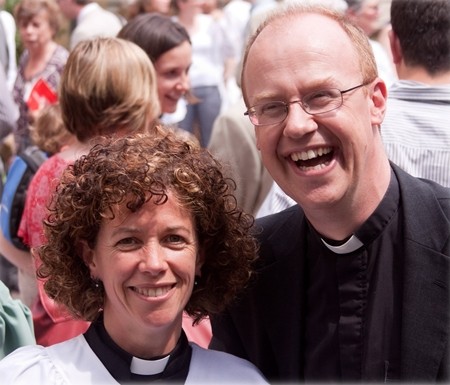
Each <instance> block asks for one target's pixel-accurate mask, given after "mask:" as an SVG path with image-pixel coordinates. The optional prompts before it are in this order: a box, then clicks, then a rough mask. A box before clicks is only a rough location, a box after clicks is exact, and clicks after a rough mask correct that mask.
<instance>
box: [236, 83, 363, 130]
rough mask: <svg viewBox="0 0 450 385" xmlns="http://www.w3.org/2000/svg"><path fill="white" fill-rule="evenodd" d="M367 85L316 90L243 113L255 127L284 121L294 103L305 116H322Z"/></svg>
mask: <svg viewBox="0 0 450 385" xmlns="http://www.w3.org/2000/svg"><path fill="white" fill-rule="evenodd" d="M369 83H370V82H364V83H362V84H359V85H357V86H355V87H352V88H349V89H346V90H343V91H341V90H338V89H337V88H328V89H325V90H318V91H314V92H311V93H309V94H306V95H305V96H303V98H301V99H300V100H294V101H292V102H288V103H286V102H283V101H281V100H275V101H273V102H269V103H264V104H257V105H256V106H253V107H250V108H249V109H248V110H247V111H246V112H244V115H247V116H248V117H249V119H250V121H251V122H252V124H253V125H255V126H267V125H270V124H277V123H281V122H282V121H283V120H284V119H286V117H287V116H288V113H289V107H290V105H291V104H294V103H298V104H300V106H301V107H302V108H303V110H304V111H305V112H306V113H307V114H310V115H317V114H324V113H326V112H330V111H333V110H336V109H337V108H339V107H340V106H342V103H343V102H344V101H343V98H342V95H343V94H345V93H347V92H350V91H353V90H356V89H357V88H360V87H363V86H366V85H367V84H369Z"/></svg>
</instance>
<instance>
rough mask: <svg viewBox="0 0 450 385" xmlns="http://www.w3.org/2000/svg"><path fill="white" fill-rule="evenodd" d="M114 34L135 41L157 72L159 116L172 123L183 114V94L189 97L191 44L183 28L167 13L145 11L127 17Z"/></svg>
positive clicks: (166, 122)
mask: <svg viewBox="0 0 450 385" xmlns="http://www.w3.org/2000/svg"><path fill="white" fill-rule="evenodd" d="M118 37H120V38H122V39H125V40H130V41H132V42H133V43H135V44H137V45H138V46H139V47H141V48H142V49H143V50H144V51H145V52H146V53H147V55H148V56H149V57H150V60H151V61H152V63H153V65H154V67H155V71H156V75H157V84H158V97H159V102H160V104H161V112H162V113H163V115H162V116H161V120H162V121H163V122H164V123H165V124H174V125H175V124H176V123H177V122H179V121H180V120H182V119H183V118H184V115H185V114H186V104H185V100H184V97H188V98H190V94H189V88H190V84H189V74H188V71H189V68H190V66H191V63H192V45H191V40H190V38H189V34H188V33H187V31H186V29H185V28H184V27H183V26H181V25H180V24H179V23H176V22H174V21H173V20H172V19H171V18H170V17H168V16H164V15H161V14H159V13H146V14H143V15H139V16H137V17H135V18H134V19H133V20H131V21H129V22H128V23H127V24H126V25H125V26H124V27H123V28H122V30H121V31H120V32H119V34H118Z"/></svg>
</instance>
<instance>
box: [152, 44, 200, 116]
mask: <svg viewBox="0 0 450 385" xmlns="http://www.w3.org/2000/svg"><path fill="white" fill-rule="evenodd" d="M191 60H192V46H191V45H190V44H189V42H187V41H185V42H183V43H181V44H180V45H179V46H177V47H175V48H172V49H171V50H169V51H167V52H164V53H163V54H162V55H161V56H160V57H159V58H158V60H156V62H155V63H154V65H155V70H156V74H157V82H158V84H157V86H158V97H159V102H160V104H161V111H162V112H163V113H171V112H175V110H176V108H177V103H178V101H179V100H180V98H181V97H182V96H183V95H184V94H185V93H186V92H187V91H188V89H189V75H188V71H189V68H190V66H191Z"/></svg>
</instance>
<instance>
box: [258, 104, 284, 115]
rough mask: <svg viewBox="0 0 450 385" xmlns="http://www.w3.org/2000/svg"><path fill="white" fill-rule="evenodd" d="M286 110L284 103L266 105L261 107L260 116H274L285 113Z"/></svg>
mask: <svg viewBox="0 0 450 385" xmlns="http://www.w3.org/2000/svg"><path fill="white" fill-rule="evenodd" d="M285 108H286V107H285V105H284V103H281V102H273V103H266V104H264V105H262V106H261V108H260V114H261V115H271V116H273V115H277V114H279V113H280V112H283V111H284V109H285Z"/></svg>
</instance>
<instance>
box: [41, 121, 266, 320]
mask: <svg viewBox="0 0 450 385" xmlns="http://www.w3.org/2000/svg"><path fill="white" fill-rule="evenodd" d="M233 189H234V182H233V181H232V180H231V179H229V178H227V177H225V176H224V174H223V172H222V167H221V165H220V163H219V162H217V161H216V160H215V159H214V158H213V157H212V156H211V155H210V153H209V152H208V151H207V150H205V149H202V148H199V147H198V146H195V145H192V144H190V143H188V142H184V141H182V140H180V139H179V138H177V137H176V136H175V134H173V133H171V132H168V131H167V130H165V129H163V128H160V129H159V130H156V133H152V134H135V135H133V136H129V137H125V138H120V139H103V140H102V142H101V143H100V144H98V145H96V146H95V147H94V148H93V149H92V150H91V151H90V153H89V154H88V155H86V156H83V157H82V158H80V159H79V160H78V161H76V162H75V164H74V165H73V166H70V167H69V168H68V169H67V170H66V171H65V173H64V174H63V176H62V178H61V180H60V183H59V185H58V187H57V189H56V192H55V194H54V196H53V199H52V202H51V204H50V207H49V209H50V214H49V216H48V218H47V220H46V221H45V223H44V230H45V235H46V237H47V242H46V244H44V245H43V246H41V247H40V248H39V249H37V252H38V253H39V256H40V258H41V260H42V265H41V266H40V268H39V269H38V277H39V278H41V279H45V280H46V282H45V290H46V292H47V294H48V295H49V296H50V297H51V298H53V299H54V300H55V301H56V302H57V303H60V304H63V305H65V306H66V307H67V309H68V310H69V311H70V313H71V314H73V316H75V317H76V318H81V319H85V320H88V321H93V320H95V319H96V318H97V316H98V314H99V310H100V309H101V308H102V307H103V303H104V291H103V289H99V288H98V287H96V285H95V284H94V282H93V280H92V278H91V276H90V271H89V268H88V266H86V264H85V263H84V261H83V259H82V256H81V252H80V250H81V247H80V245H81V244H82V242H86V243H87V244H88V245H89V246H90V247H91V248H93V247H94V246H95V243H96V239H97V235H98V233H99V229H100V226H101V225H102V220H103V219H104V218H110V219H111V218H113V207H114V206H116V205H117V204H123V203H126V206H127V207H128V209H129V210H130V211H131V212H134V211H136V210H138V209H139V208H140V207H141V206H142V205H143V204H144V203H145V202H147V201H149V199H153V201H155V202H157V204H164V203H165V202H166V200H167V193H168V191H169V190H170V191H171V192H172V193H174V194H175V196H176V197H177V199H178V201H179V202H180V204H181V205H182V206H183V207H184V208H186V209H187V210H188V211H189V212H190V213H191V214H192V216H193V218H194V225H195V227H196V232H197V237H198V241H199V251H200V252H201V253H202V254H203V255H204V264H203V265H202V268H201V277H199V278H198V281H197V285H195V286H194V290H193V293H192V296H191V298H190V300H189V302H188V304H187V306H186V309H185V310H186V312H187V313H188V314H189V315H191V316H193V317H194V319H195V321H196V322H199V321H200V320H201V319H202V318H204V317H205V316H207V315H210V314H214V313H218V312H220V311H221V310H223V309H224V307H225V306H226V305H227V304H229V303H230V301H232V300H233V299H234V298H235V297H236V296H237V294H238V292H239V291H240V290H242V289H243V288H244V287H245V285H246V284H247V283H248V281H249V278H250V276H251V271H252V267H251V266H252V264H253V261H254V260H255V259H256V255H257V243H256V240H255V239H254V238H253V236H252V235H251V233H250V228H251V226H252V225H253V218H252V217H251V216H250V215H248V214H246V213H244V212H243V211H242V210H241V209H239V208H238V207H237V205H236V199H235V198H234V196H233ZM97 286H98V285H97Z"/></svg>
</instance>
